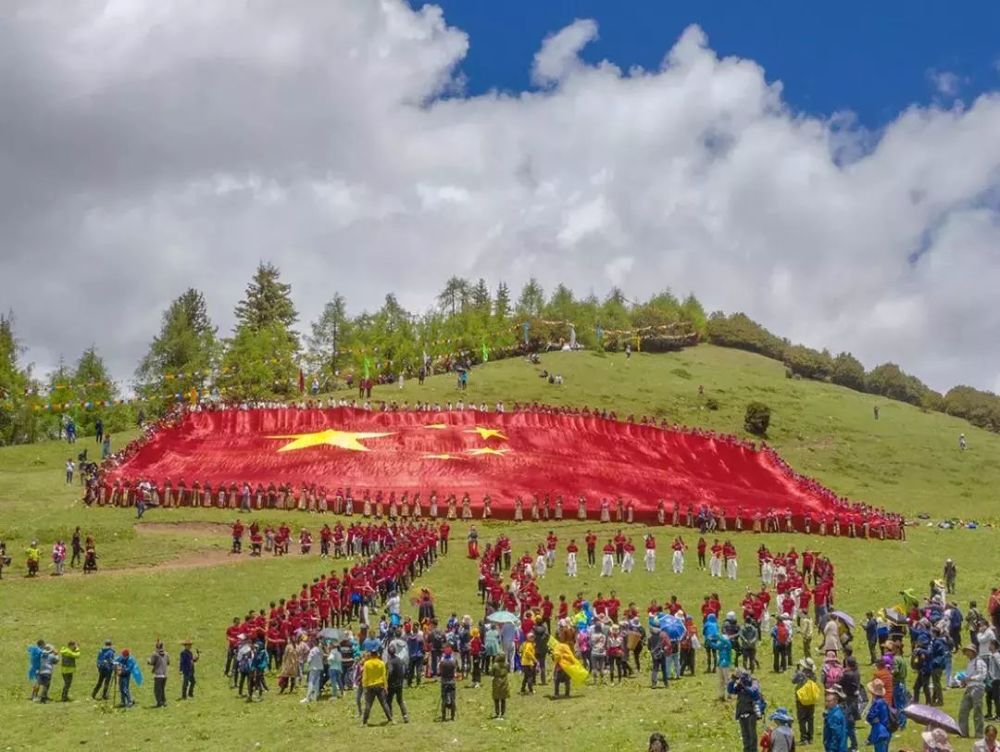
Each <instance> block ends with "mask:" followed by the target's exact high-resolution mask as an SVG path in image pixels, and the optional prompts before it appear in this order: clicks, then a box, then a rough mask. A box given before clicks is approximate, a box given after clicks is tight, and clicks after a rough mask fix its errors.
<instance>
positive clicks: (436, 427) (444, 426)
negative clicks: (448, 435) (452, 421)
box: [424, 423, 451, 431]
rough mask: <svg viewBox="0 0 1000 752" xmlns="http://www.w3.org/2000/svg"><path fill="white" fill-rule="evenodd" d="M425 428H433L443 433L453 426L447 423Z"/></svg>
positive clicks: (429, 425) (430, 425)
mask: <svg viewBox="0 0 1000 752" xmlns="http://www.w3.org/2000/svg"><path fill="white" fill-rule="evenodd" d="M424 428H433V429H435V430H437V431H443V430H444V429H446V428H451V426H449V425H448V424H447V423H430V424H428V425H426V426H424Z"/></svg>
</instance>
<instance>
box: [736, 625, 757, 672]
mask: <svg viewBox="0 0 1000 752" xmlns="http://www.w3.org/2000/svg"><path fill="white" fill-rule="evenodd" d="M740 645H741V646H742V651H741V652H742V654H743V668H744V669H746V670H747V671H755V670H756V669H758V668H760V661H758V660H757V627H756V626H755V625H754V623H753V619H752V618H751V617H749V616H748V617H747V618H746V620H745V621H744V622H743V626H742V627H740Z"/></svg>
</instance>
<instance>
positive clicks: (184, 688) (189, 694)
mask: <svg viewBox="0 0 1000 752" xmlns="http://www.w3.org/2000/svg"><path fill="white" fill-rule="evenodd" d="M193 644H194V643H192V642H191V640H190V639H187V640H184V642H182V643H181V645H182V646H183V648H184V649H183V650H181V658H180V661H181V663H180V670H181V699H182V700H187V699H188V698H190V699H192V700H193V699H194V685H195V680H194V664H196V663H197V662H198V659H199V658H200V657H201V651H200V650H191V646H192V645H193Z"/></svg>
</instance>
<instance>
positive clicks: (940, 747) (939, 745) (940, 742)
mask: <svg viewBox="0 0 1000 752" xmlns="http://www.w3.org/2000/svg"><path fill="white" fill-rule="evenodd" d="M920 738H921V739H923V740H924V752H955V748H954V747H952V746H951V742H950V741H949V740H948V732H947V731H945V730H944V729H939V728H936V729H931V730H930V731H925V732H924V733H922V734H921V735H920Z"/></svg>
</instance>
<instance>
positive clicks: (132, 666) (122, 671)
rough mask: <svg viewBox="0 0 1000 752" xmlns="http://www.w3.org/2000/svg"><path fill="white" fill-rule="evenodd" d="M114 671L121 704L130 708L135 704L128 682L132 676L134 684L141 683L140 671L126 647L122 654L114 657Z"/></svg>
mask: <svg viewBox="0 0 1000 752" xmlns="http://www.w3.org/2000/svg"><path fill="white" fill-rule="evenodd" d="M115 671H116V672H117V673H118V695H119V700H120V701H121V706H122V707H123V708H130V707H132V706H133V705H135V700H133V699H132V690H131V685H130V682H131V681H132V679H133V678H134V679H135V683H136V685H140V684H142V673H141V671H140V670H139V664H138V663H136V661H135V658H133V657H132V654H131V652H130V651H129V649H128V648H125V649H124V650H122V654H121V655H120V656H118V658H117V659H115Z"/></svg>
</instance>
